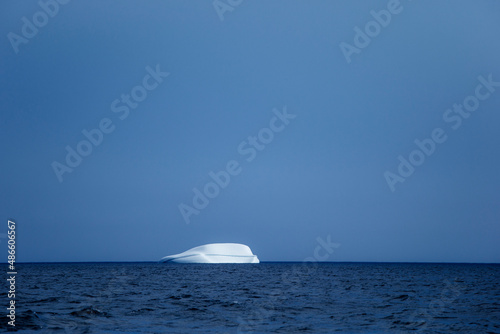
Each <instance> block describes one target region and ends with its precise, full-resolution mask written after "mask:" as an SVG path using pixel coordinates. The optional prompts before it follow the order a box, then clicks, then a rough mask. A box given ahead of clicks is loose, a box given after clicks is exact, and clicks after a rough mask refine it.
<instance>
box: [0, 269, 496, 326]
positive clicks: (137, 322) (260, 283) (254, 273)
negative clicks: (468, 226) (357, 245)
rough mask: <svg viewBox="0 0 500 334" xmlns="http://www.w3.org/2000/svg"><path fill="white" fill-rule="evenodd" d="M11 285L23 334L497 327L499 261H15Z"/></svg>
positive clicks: (5, 321) (18, 322) (3, 297)
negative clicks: (190, 263)
mask: <svg viewBox="0 0 500 334" xmlns="http://www.w3.org/2000/svg"><path fill="white" fill-rule="evenodd" d="M16 283H17V290H18V293H17V295H16V297H17V298H16V300H17V301H16V305H17V318H16V324H17V326H16V329H17V330H18V331H19V332H26V333H28V332H47V333H58V332H59V333H164V332H171V333H250V332H254V333H264V332H276V333H302V332H304V333H333V332H339V333H417V332H421V333H500V265H466V264H362V263H322V264H311V263H309V264H301V263H261V264H256V265H248V264H246V265H233V264H206V265H180V264H177V265H176V264H159V263H127V264H124V263H108V264H100V263H98V264H18V277H17V282H16ZM3 291H7V289H6V288H5V289H4V290H3ZM1 295H2V300H4V305H5V306H6V305H7V294H6V292H2V293H1ZM7 320H8V319H7V318H6V317H5V318H4V320H3V321H2V323H1V327H0V330H2V331H3V330H5V329H6V328H7Z"/></svg>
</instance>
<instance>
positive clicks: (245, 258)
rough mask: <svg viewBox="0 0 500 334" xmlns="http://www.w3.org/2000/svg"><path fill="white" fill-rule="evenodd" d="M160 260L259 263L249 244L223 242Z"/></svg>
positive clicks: (174, 261) (195, 248)
mask: <svg viewBox="0 0 500 334" xmlns="http://www.w3.org/2000/svg"><path fill="white" fill-rule="evenodd" d="M160 262H173V263H259V262H260V261H259V259H258V258H257V255H254V254H253V253H252V250H251V249H250V247H248V246H247V245H243V244H232V243H221V244H208V245H203V246H198V247H194V248H191V249H189V250H187V251H185V252H183V253H179V254H175V255H169V256H165V257H163V258H162V259H161V260H160Z"/></svg>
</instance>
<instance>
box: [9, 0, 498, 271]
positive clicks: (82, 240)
mask: <svg viewBox="0 0 500 334" xmlns="http://www.w3.org/2000/svg"><path fill="white" fill-rule="evenodd" d="M393 1H394V0H392V1H370V2H369V1H275V0H272V1H242V2H241V3H240V4H239V5H237V6H234V7H232V9H233V10H232V11H226V12H224V13H223V15H222V16H223V20H221V19H220V17H219V16H218V13H217V11H216V9H215V8H214V5H213V2H212V1H180V0H179V1H145V2H138V1H119V2H113V1H108V2H102V1H74V0H73V1H71V2H68V3H67V4H60V3H57V6H58V12H57V13H55V14H54V15H53V17H51V16H49V15H45V17H46V18H47V20H46V22H44V21H43V19H44V17H43V14H37V13H38V12H40V11H43V9H42V7H41V5H40V4H39V3H38V2H36V1H22V2H13V1H12V2H3V3H2V4H1V5H0V6H1V7H2V10H1V11H0V22H1V23H0V36H3V37H2V38H1V39H0V112H1V122H0V150H1V152H2V159H1V162H0V171H1V173H0V213H1V215H2V220H3V221H4V227H3V228H2V231H3V233H5V232H6V230H7V219H9V218H12V219H15V220H16V222H17V228H18V229H17V254H18V261H155V260H158V259H159V258H161V257H163V256H165V255H169V254H175V253H179V252H182V251H184V250H186V249H188V248H191V247H194V246H198V245H201V244H205V243H212V242H240V243H244V244H247V245H249V246H250V247H251V248H252V250H253V251H254V253H255V254H257V255H258V256H259V258H260V259H261V260H262V261H301V260H303V259H304V258H306V257H310V256H312V254H313V252H314V249H315V247H316V246H317V238H318V237H320V238H323V239H325V238H326V237H327V236H328V235H330V236H331V239H332V240H333V241H334V242H336V243H339V244H341V246H340V247H339V248H338V249H336V250H335V253H334V254H332V256H331V257H330V258H329V260H332V261H443V262H448V261H450V262H457V261H458V262H500V249H499V247H498V240H499V239H500V205H499V201H500V192H499V190H500V177H499V174H498V164H499V162H500V158H499V155H498V147H499V145H500V137H499V136H498V124H499V121H500V114H499V111H500V87H498V88H495V86H492V87H490V89H492V90H493V91H488V88H487V87H485V86H484V84H483V87H482V88H480V90H479V91H480V93H481V94H483V95H481V96H484V95H485V94H487V93H489V95H488V97H486V98H484V99H482V100H479V99H477V98H476V100H477V101H479V105H478V106H476V108H475V110H474V111H473V112H470V117H468V118H463V117H462V116H461V119H462V122H461V124H460V127H459V128H457V129H456V130H455V129H453V128H452V125H453V124H455V123H452V122H447V121H445V120H444V118H443V115H444V114H445V112H446V110H447V109H450V108H451V109H453V105H454V104H463V103H464V100H466V99H467V98H468V97H469V96H472V98H469V99H468V101H469V102H471V101H472V102H474V96H475V94H476V93H475V92H476V88H477V86H478V85H481V82H482V81H480V80H479V79H478V78H479V77H482V78H483V79H484V80H488V76H490V78H491V80H492V81H493V82H500V63H499V59H500V43H499V42H498V31H500V21H498V17H499V14H500V3H498V2H495V1H458V2H456V1H455V2H453V5H452V3H451V2H445V1H440V2H433V1H423V0H420V1H407V0H402V1H400V3H399V6H397V8H398V13H397V14H394V13H393V14H391V20H390V22H389V23H388V24H387V25H386V26H385V27H382V26H381V25H380V24H379V28H380V29H379V30H380V31H378V32H376V33H374V32H371V34H372V35H374V36H373V37H372V38H371V41H370V43H369V45H368V46H366V47H364V48H359V50H358V51H359V52H358V53H354V54H352V55H351V57H350V58H351V59H350V60H351V61H350V63H349V62H348V61H347V59H346V57H345V56H344V54H343V52H342V50H341V48H340V45H341V43H348V44H350V45H352V46H355V41H354V39H355V34H356V33H355V30H354V28H355V27H359V28H360V29H361V30H362V31H365V28H366V25H367V24H368V23H369V22H371V21H374V17H373V15H372V14H371V13H370V12H371V11H375V12H376V13H380V11H381V10H387V8H388V6H389V7H390V6H396V3H395V2H393ZM42 3H44V4H48V5H47V6H48V7H47V8H49V11H50V10H52V11H54V8H55V6H54V2H52V1H49V0H42ZM223 3H225V4H226V5H227V4H228V3H231V2H228V1H223ZM232 3H233V4H237V2H236V1H233V2H232ZM50 6H52V7H50ZM389 13H390V12H389ZM34 15H35V19H36V20H42V21H39V23H40V22H41V25H42V26H40V27H39V28H38V32H37V33H36V34H35V35H34V36H32V37H30V38H26V40H25V41H26V42H25V43H19V44H17V46H16V47H17V53H16V50H15V49H16V47H14V46H13V43H12V42H11V40H10V39H12V36H13V35H12V34H11V35H10V39H9V33H13V34H16V35H17V36H19V38H24V37H23V25H24V24H25V21H23V17H26V18H27V20H28V21H29V22H31V24H32V23H33V19H34V18H33V16H34ZM44 23H45V24H44ZM372 25H373V24H372ZM375 26H376V24H375ZM26 29H28V30H29V28H25V29H24V30H25V32H26ZM28 32H29V31H28ZM365 33H366V31H365ZM14 44H15V43H14ZM147 68H149V71H148V70H147ZM157 68H158V69H159V71H161V72H168V73H169V75H168V76H166V75H165V77H161V79H160V80H159V81H161V82H159V81H156V83H158V85H157V86H156V87H155V88H153V89H151V90H145V89H144V88H140V87H143V85H144V80H145V79H144V78H145V77H146V76H147V75H148V74H149V73H150V71H154V70H156V69H157ZM149 75H150V74H149ZM154 83H155V81H154V78H153V77H150V78H148V79H146V84H147V85H149V86H152V85H153V84H154ZM136 87H139V88H136ZM134 89H135V90H134ZM132 92H135V93H134V94H135V96H141V95H140V94H141V92H146V93H147V96H146V97H145V98H144V100H141V101H140V102H138V103H137V106H135V105H134V106H135V108H132V107H129V108H128V109H129V114H128V116H127V117H126V118H124V119H123V120H122V119H120V116H121V115H123V114H122V112H123V111H122V112H114V111H113V109H112V107H111V104H112V103H113V101H115V100H117V99H118V101H119V102H118V104H117V106H121V107H124V106H126V102H122V101H120V100H121V99H122V94H123V95H131V93H132ZM284 108H286V111H287V113H288V114H291V115H295V118H293V119H290V120H289V123H288V124H286V126H284V128H283V130H282V131H280V132H273V138H272V140H271V141H270V142H268V143H267V144H266V145H265V148H264V149H263V150H262V151H259V150H257V149H255V150H256V153H257V154H256V156H255V158H254V159H253V160H252V161H247V160H246V158H247V157H248V156H247V155H242V154H240V153H239V152H238V147H239V145H240V144H241V143H243V142H244V141H247V146H245V147H247V148H248V147H250V146H251V145H250V144H249V142H248V141H249V139H248V137H249V136H257V138H258V135H259V133H261V135H262V136H265V135H266V134H267V135H268V134H269V132H268V131H267V130H262V129H265V128H269V127H270V122H271V121H272V119H273V117H275V116H276V114H275V113H274V112H273V110H275V112H281V113H283V110H284ZM122 110H123V109H122ZM450 115H451V114H450ZM453 115H454V116H456V115H458V114H457V113H455V112H454V114H453ZM103 119H109V122H111V123H110V124H111V126H112V127H113V131H112V132H110V133H105V134H103V137H102V142H101V143H100V144H99V145H97V146H95V145H93V146H92V152H91V153H90V154H89V155H87V156H85V157H82V161H81V163H80V164H79V165H78V166H76V167H75V168H73V170H72V172H71V173H63V174H62V175H60V176H61V177H62V182H59V179H58V176H57V175H56V174H57V173H56V172H55V171H54V168H53V163H54V162H55V161H57V162H58V163H60V164H61V165H63V164H65V165H66V162H65V159H66V155H67V151H66V147H67V146H69V147H71V148H72V149H74V150H76V149H77V145H78V144H79V143H80V142H81V141H82V140H86V138H85V136H84V135H83V134H82V131H83V130H87V131H90V130H92V129H96V128H99V124H100V122H101V121H102V120H103ZM276 122H278V121H276ZM276 124H279V123H276ZM283 124H284V123H283ZM284 125H285V124H284ZM436 128H439V129H442V130H443V132H444V134H445V135H446V136H447V139H446V141H445V142H444V143H438V144H436V147H435V150H434V152H433V153H432V154H430V155H429V156H425V161H424V162H423V163H422V164H421V165H419V166H416V167H415V168H414V169H415V170H414V172H413V174H412V175H410V176H409V177H407V178H406V177H405V181H404V182H402V183H401V182H398V183H396V184H394V187H393V188H394V189H392V190H394V191H392V190H391V187H390V186H389V184H388V182H387V181H386V178H385V176H384V173H386V172H387V171H389V172H391V173H393V174H394V175H396V173H397V170H398V165H399V163H400V162H399V160H398V157H399V156H402V157H403V158H405V159H409V156H410V154H411V153H412V152H413V151H414V150H415V149H417V148H418V147H417V146H416V144H415V143H414V141H415V140H416V139H418V140H424V139H426V138H431V137H432V132H433V130H434V129H436ZM261 131H263V132H261ZM266 131H267V132H266ZM96 138H97V137H96ZM83 145H84V144H83ZM84 146H85V145H84ZM84 146H82V147H83V149H85V147H84ZM233 160H234V161H236V162H237V163H238V164H239V167H240V168H241V171H240V173H239V174H237V175H233V176H231V179H230V181H229V183H228V185H227V186H226V187H225V188H223V189H219V192H218V195H217V196H215V198H212V199H209V204H208V205H207V206H206V207H204V208H203V209H201V210H198V211H199V213H198V214H193V215H190V216H189V221H190V223H189V224H186V220H185V219H184V218H183V215H182V214H181V212H180V210H179V205H180V204H182V203H184V204H185V205H187V206H191V207H193V208H194V206H193V196H194V193H193V188H197V189H199V190H200V191H202V192H203V189H204V187H205V185H206V184H208V183H210V182H211V181H212V180H211V178H210V176H209V173H210V172H211V171H213V172H219V171H221V170H225V169H226V165H227V163H228V162H229V161H233ZM194 209H196V208H194ZM0 241H1V242H2V244H3V245H5V244H6V243H5V239H0ZM2 248H5V246H3V247H2ZM5 252H6V250H5Z"/></svg>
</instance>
